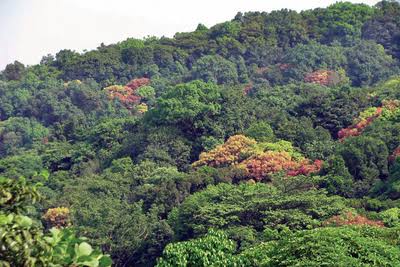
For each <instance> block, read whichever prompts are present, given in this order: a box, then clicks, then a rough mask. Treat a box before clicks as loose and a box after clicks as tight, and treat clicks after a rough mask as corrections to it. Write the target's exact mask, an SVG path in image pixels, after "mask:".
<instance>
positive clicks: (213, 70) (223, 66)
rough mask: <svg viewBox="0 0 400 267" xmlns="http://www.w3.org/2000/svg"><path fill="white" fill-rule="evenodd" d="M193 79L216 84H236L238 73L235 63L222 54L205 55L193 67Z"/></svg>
mask: <svg viewBox="0 0 400 267" xmlns="http://www.w3.org/2000/svg"><path fill="white" fill-rule="evenodd" d="M192 77H193V79H202V80H203V81H205V82H213V83H216V84H236V83H237V82H238V73H237V70H236V66H235V64H234V63H232V62H230V61H228V60H226V59H224V58H223V57H221V56H211V55H210V56H204V57H202V58H200V59H199V60H197V61H196V63H195V64H194V65H193V69H192Z"/></svg>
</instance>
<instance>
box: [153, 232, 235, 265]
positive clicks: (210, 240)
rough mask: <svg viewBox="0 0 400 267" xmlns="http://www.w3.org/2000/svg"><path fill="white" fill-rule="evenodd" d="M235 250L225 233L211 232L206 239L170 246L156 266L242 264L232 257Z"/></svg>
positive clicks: (233, 244)
mask: <svg viewBox="0 0 400 267" xmlns="http://www.w3.org/2000/svg"><path fill="white" fill-rule="evenodd" d="M235 250H236V245H235V243H234V242H233V241H231V240H229V239H228V237H227V236H226V234H224V232H222V231H214V230H210V231H209V233H208V234H207V235H206V236H205V237H202V238H198V239H195V240H193V241H186V242H179V243H175V244H174V243H173V244H169V245H168V246H167V247H166V248H165V249H164V252H163V257H162V258H161V259H160V260H159V261H158V263H157V265H156V266H158V267H163V266H233V265H237V264H240V262H239V261H237V260H235V259H233V257H232V254H233V252H234V251H235Z"/></svg>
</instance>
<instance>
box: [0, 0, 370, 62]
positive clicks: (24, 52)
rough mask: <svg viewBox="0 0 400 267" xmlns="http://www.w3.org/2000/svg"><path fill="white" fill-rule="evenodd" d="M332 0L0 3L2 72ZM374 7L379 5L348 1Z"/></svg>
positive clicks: (33, 0) (3, 0) (24, 0)
mask: <svg viewBox="0 0 400 267" xmlns="http://www.w3.org/2000/svg"><path fill="white" fill-rule="evenodd" d="M334 2H336V1H335V0H332V1H331V0H319V1H316V0H301V1H300V0H0V70H1V69H3V68H4V67H5V65H6V64H7V63H10V62H13V61H14V60H18V61H20V62H22V63H24V64H29V65H32V64H37V63H39V61H40V59H41V58H42V56H43V55H47V54H49V53H50V54H53V55H54V54H55V53H56V52H58V51H59V50H61V49H72V50H76V51H79V52H81V51H82V50H83V49H87V50H91V49H95V48H96V47H98V46H99V44H100V43H102V42H104V43H105V44H110V43H116V42H118V41H122V40H125V39H126V38H128V37H136V38H142V37H145V36H148V35H150V36H158V37H160V36H163V35H164V36H168V37H172V36H173V35H174V33H175V32H185V31H193V30H195V28H196V26H197V25H198V24H199V23H203V24H205V25H206V26H208V27H210V26H213V25H214V24H216V23H219V22H223V21H227V20H231V19H233V17H234V16H235V15H236V13H237V12H239V11H241V12H246V11H272V10H276V9H281V8H289V9H294V10H298V11H300V10H304V9H310V8H315V7H326V6H328V5H330V4H332V3H334ZM350 2H354V3H361V2H362V3H366V4H369V5H374V4H376V3H377V2H378V1H375V0H364V1H361V0H360V1H357V0H355V1H350Z"/></svg>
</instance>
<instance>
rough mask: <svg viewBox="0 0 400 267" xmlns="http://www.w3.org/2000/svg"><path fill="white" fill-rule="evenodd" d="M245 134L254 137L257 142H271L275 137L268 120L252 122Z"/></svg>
mask: <svg viewBox="0 0 400 267" xmlns="http://www.w3.org/2000/svg"><path fill="white" fill-rule="evenodd" d="M244 134H245V135H246V136H248V137H251V138H254V139H255V140H256V141H257V142H271V141H274V139H275V136H274V132H273V130H272V128H271V126H269V124H268V123H266V122H256V123H253V124H251V125H250V127H249V128H248V129H247V130H246V131H245V133H244Z"/></svg>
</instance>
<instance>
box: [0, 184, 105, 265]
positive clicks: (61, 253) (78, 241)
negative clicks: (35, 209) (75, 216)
mask: <svg viewBox="0 0 400 267" xmlns="http://www.w3.org/2000/svg"><path fill="white" fill-rule="evenodd" d="M0 185H1V187H0V188H1V191H0V207H1V211H0V242H1V244H2V245H1V247H0V258H1V259H0V264H1V265H2V266H71V265H73V266H88V267H101V266H103V267H106V266H111V263H112V262H111V259H110V258H109V257H108V256H106V255H103V254H102V253H101V252H100V251H99V250H94V249H93V248H92V247H91V246H90V245H89V244H88V243H86V242H85V239H84V238H79V237H76V236H75V234H74V232H73V231H72V230H70V229H56V228H52V229H51V230H50V232H49V233H44V232H43V230H42V229H41V227H40V225H39V224H38V222H36V221H34V220H33V219H31V218H29V217H28V216H25V215H23V212H24V208H25V207H26V205H27V203H28V202H30V203H34V202H35V201H37V200H38V198H39V194H38V191H37V186H33V187H32V186H28V185H27V184H26V182H25V180H23V179H21V180H11V179H7V178H4V177H0Z"/></svg>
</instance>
